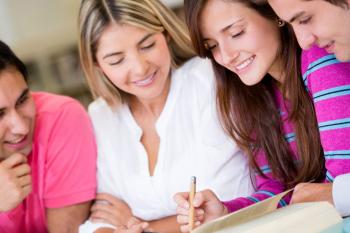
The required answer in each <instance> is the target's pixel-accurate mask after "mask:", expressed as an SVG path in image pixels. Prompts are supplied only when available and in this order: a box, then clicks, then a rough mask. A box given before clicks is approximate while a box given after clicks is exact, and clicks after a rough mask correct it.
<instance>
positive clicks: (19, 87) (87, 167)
mask: <svg viewBox="0 0 350 233" xmlns="http://www.w3.org/2000/svg"><path fill="white" fill-rule="evenodd" d="M0 143H1V144H0V184H1V185H0V233H46V232H57V233H58V232H62V233H68V232H77V231H78V226H79V225H80V224H81V223H83V221H84V220H85V219H86V218H87V217H88V215H89V208H90V204H91V201H92V200H93V199H94V197H95V189H96V174H95V172H96V146H95V141H94V135H93V130H92V127H91V124H90V121H89V118H88V115H87V114H86V112H85V110H84V108H83V107H82V106H81V105H80V104H79V103H78V102H77V101H75V100H73V99H71V98H68V97H63V96H58V95H52V94H48V93H43V92H41V93H31V92H30V91H29V88H28V84H27V72H26V68H25V66H24V64H23V63H22V62H21V61H20V60H19V59H18V58H17V57H16V55H15V54H14V53H13V52H12V51H11V50H10V48H9V47H8V46H7V45H6V44H4V43H3V42H1V41H0Z"/></svg>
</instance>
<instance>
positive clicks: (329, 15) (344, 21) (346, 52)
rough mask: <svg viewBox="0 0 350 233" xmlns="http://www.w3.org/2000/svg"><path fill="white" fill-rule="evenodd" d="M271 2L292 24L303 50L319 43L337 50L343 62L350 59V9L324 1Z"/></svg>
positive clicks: (288, 0)
mask: <svg viewBox="0 0 350 233" xmlns="http://www.w3.org/2000/svg"><path fill="white" fill-rule="evenodd" d="M269 3H270V5H271V6H272V8H273V9H274V10H275V11H276V13H277V14H278V15H279V17H281V18H282V19H284V20H285V21H287V22H289V23H291V25H292V26H293V28H294V31H295V34H296V36H297V39H298V42H299V44H300V46H301V47H302V48H303V49H309V48H310V47H311V46H312V45H314V44H316V45H317V46H319V47H321V48H325V49H326V50H327V51H328V52H329V53H335V56H336V57H337V58H338V59H339V60H341V61H348V60H350V26H349V25H350V8H345V6H344V7H340V6H336V5H333V4H330V3H329V2H327V1H324V0H312V1H305V0H269ZM348 4H350V1H348Z"/></svg>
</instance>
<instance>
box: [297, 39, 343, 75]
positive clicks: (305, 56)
mask: <svg viewBox="0 0 350 233" xmlns="http://www.w3.org/2000/svg"><path fill="white" fill-rule="evenodd" d="M301 63H302V73H303V75H304V76H307V75H309V74H311V73H312V72H314V71H316V70H318V69H320V68H326V67H327V66H329V65H332V64H336V63H339V61H338V60H337V59H336V57H335V56H334V54H329V53H327V51H326V50H325V49H321V48H319V47H317V46H313V47H312V48H310V49H309V50H303V52H302V57H301Z"/></svg>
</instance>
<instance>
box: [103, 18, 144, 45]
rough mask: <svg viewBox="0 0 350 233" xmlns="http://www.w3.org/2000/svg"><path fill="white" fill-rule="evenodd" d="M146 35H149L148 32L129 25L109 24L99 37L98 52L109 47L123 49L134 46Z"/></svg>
mask: <svg viewBox="0 0 350 233" xmlns="http://www.w3.org/2000/svg"><path fill="white" fill-rule="evenodd" d="M147 33H150V31H147V30H145V29H143V28H141V27H137V26H133V25H130V24H125V23H123V24H119V23H113V24H110V25H108V26H107V27H106V28H105V29H104V30H103V32H102V34H101V36H100V39H99V42H98V50H104V49H108V48H109V47H121V48H123V47H124V46H126V45H129V44H136V43H137V42H138V41H139V40H140V39H141V38H142V37H143V36H144V35H146V34H147Z"/></svg>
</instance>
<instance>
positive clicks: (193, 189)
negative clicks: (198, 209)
mask: <svg viewBox="0 0 350 233" xmlns="http://www.w3.org/2000/svg"><path fill="white" fill-rule="evenodd" d="M195 194H196V177H195V176H192V177H191V188H190V198H189V199H190V200H189V201H190V216H189V217H190V219H189V226H190V232H191V231H192V230H193V229H194V217H195V213H194V206H193V199H194V195H195Z"/></svg>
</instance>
